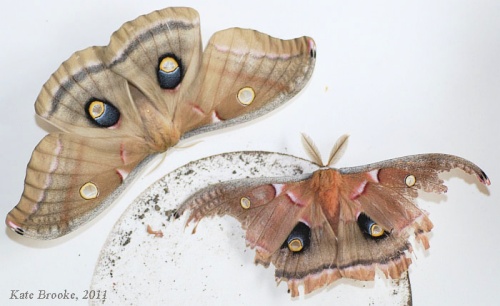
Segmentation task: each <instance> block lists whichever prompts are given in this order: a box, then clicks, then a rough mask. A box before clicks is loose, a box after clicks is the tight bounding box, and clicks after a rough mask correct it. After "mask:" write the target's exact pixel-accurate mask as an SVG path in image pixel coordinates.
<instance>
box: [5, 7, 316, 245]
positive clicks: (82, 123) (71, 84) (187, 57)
mask: <svg viewBox="0 0 500 306" xmlns="http://www.w3.org/2000/svg"><path fill="white" fill-rule="evenodd" d="M315 56H316V49H315V44H314V41H313V40H312V39H311V38H309V37H300V38H296V39H291V40H281V39H277V38H273V37H270V36H268V35H266V34H263V33H260V32H257V31H254V30H248V29H240V28H230V29H227V30H223V31H220V32H217V33H215V34H214V35H213V36H212V37H211V39H210V40H209V42H208V45H207V47H206V48H205V50H204V51H203V49H202V46H201V37H200V21H199V16H198V13H197V12H196V11H195V10H193V9H190V8H166V9H163V10H159V11H155V12H152V13H150V14H147V15H143V16H140V17H138V18H137V19H135V20H133V21H130V22H127V23H125V24H124V25H123V26H122V27H121V28H119V29H118V30H117V31H116V32H115V33H114V34H113V35H112V36H111V39H110V43H109V45H107V46H103V47H90V48H87V49H84V50H82V51H78V52H76V53H74V54H73V55H72V56H71V57H70V58H69V59H68V60H67V61H65V62H64V63H63V64H62V65H61V66H60V67H59V68H58V69H57V71H56V72H54V74H52V76H51V77H50V79H49V80H48V81H47V82H46V83H45V85H44V86H43V88H42V90H41V92H40V94H39V96H38V98H37V100H36V102H35V109H36V113H37V114H38V115H39V116H41V117H42V118H44V119H46V120H47V121H48V122H50V123H51V124H53V125H54V126H56V127H58V128H59V129H60V132H54V133H50V134H49V135H47V136H46V137H45V138H43V139H42V140H41V141H40V143H39V144H38V146H37V147H36V148H35V150H34V152H33V155H32V157H31V160H30V162H29V164H28V167H27V172H26V179H25V185H24V191H23V194H22V196H21V200H20V201H19V203H18V204H17V206H16V207H15V208H14V209H12V211H11V212H10V213H9V214H8V215H7V218H6V224H7V226H8V227H10V228H11V229H12V230H14V231H15V232H16V233H18V234H21V235H24V236H28V237H32V238H38V239H52V238H56V237H59V236H62V235H65V234H67V233H69V232H71V231H72V230H74V229H75V228H77V227H79V226H80V225H81V224H83V223H85V222H87V221H89V220H90V219H92V218H93V217H95V216H96V215H97V214H98V213H99V212H101V211H102V210H103V209H104V208H105V207H106V206H107V204H109V203H110V202H111V201H112V199H113V198H114V197H115V196H116V195H117V193H119V192H120V190H121V189H122V188H123V186H124V185H125V184H124V183H127V182H130V180H131V178H132V176H133V173H134V172H133V171H132V170H133V169H137V167H138V165H139V164H140V163H141V161H144V160H145V159H147V157H148V156H151V155H153V154H155V153H158V152H164V151H166V150H167V149H168V148H170V147H172V146H174V145H175V144H176V143H177V142H178V141H179V140H180V139H184V138H187V137H190V136H192V135H196V134H199V133H201V132H206V131H210V130H214V129H218V128H222V127H226V126H228V125H232V124H235V123H239V122H243V121H247V120H249V119H252V118H255V117H257V116H260V115H262V114H264V113H266V112H268V111H270V110H272V109H274V108H276V107H277V106H279V105H280V104H282V103H284V102H285V101H287V100H289V99H290V98H291V97H292V96H294V95H295V94H296V93H297V92H298V91H300V90H301V89H302V88H303V87H304V85H305V84H306V83H307V81H308V79H309V77H310V75H311V73H312V71H313V68H314V63H315ZM129 174H132V175H129Z"/></svg>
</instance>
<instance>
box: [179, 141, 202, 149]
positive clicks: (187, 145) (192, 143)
mask: <svg viewBox="0 0 500 306" xmlns="http://www.w3.org/2000/svg"><path fill="white" fill-rule="evenodd" d="M202 142H203V140H196V141H192V142H190V143H189V142H188V143H186V144H184V145H176V146H174V148H176V149H187V148H191V147H194V146H195V145H197V144H199V143H202Z"/></svg>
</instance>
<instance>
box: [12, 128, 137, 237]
mask: <svg viewBox="0 0 500 306" xmlns="http://www.w3.org/2000/svg"><path fill="white" fill-rule="evenodd" d="M144 152H145V148H143V147H141V145H140V144H137V143H135V142H131V141H129V139H128V138H115V139H109V138H86V137H81V136H78V135H71V134H64V133H54V134H50V135H47V136H46V137H45V138H43V139H42V141H40V143H39V144H38V146H37V147H36V148H35V150H34V151H33V155H32V157H31V160H30V162H29V164H28V168H27V170H26V179H25V185H24V191H23V194H22V196H21V200H20V201H19V204H17V206H16V207H14V209H12V211H11V212H10V213H9V214H8V215H7V219H6V224H7V225H8V226H9V227H10V228H11V229H13V230H14V231H15V232H17V233H18V234H20V235H24V236H27V237H31V238H37V239H53V238H57V237H59V236H62V235H65V234H67V233H69V232H71V231H73V230H74V229H76V228H77V227H79V226H80V225H81V224H83V223H86V222H87V221H89V220H91V219H92V218H94V217H95V216H96V215H97V214H98V213H99V212H101V211H102V210H103V209H104V208H105V207H106V204H109V203H110V201H109V199H108V197H109V196H110V195H112V194H113V192H114V191H115V190H117V188H118V187H119V186H121V185H122V183H123V182H124V181H125V180H126V179H127V178H128V174H129V173H130V172H131V171H132V169H134V168H135V167H136V166H137V164H138V163H139V162H140V161H142V160H143V159H144V158H145V157H146V156H145V154H144ZM106 200H108V201H106Z"/></svg>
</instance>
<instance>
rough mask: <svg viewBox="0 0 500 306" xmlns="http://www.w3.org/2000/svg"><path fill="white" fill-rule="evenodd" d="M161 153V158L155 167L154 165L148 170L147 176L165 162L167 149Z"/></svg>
mask: <svg viewBox="0 0 500 306" xmlns="http://www.w3.org/2000/svg"><path fill="white" fill-rule="evenodd" d="M160 155H161V159H160V160H159V161H158V162H157V163H156V165H154V167H152V168H151V169H149V170H148V172H147V173H146V176H148V175H150V174H151V172H153V171H155V170H156V169H158V167H159V166H160V165H161V164H163V162H164V161H165V158H166V157H167V151H165V152H162V153H160Z"/></svg>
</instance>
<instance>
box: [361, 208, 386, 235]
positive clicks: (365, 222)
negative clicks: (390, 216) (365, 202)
mask: <svg viewBox="0 0 500 306" xmlns="http://www.w3.org/2000/svg"><path fill="white" fill-rule="evenodd" d="M358 225H359V228H360V229H361V231H362V232H363V233H364V234H366V235H367V236H369V237H370V238H374V239H380V238H385V237H387V236H388V235H389V234H388V233H387V232H386V231H384V229H383V228H382V226H380V225H379V224H378V223H375V221H373V220H372V219H370V217H368V216H367V215H366V214H364V213H360V214H359V217H358Z"/></svg>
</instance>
